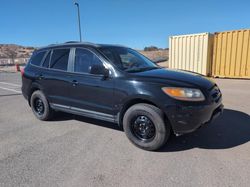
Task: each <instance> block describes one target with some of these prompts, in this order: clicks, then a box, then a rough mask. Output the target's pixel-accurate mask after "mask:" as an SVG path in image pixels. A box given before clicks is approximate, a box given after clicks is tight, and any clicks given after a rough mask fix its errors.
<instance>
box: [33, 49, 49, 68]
mask: <svg viewBox="0 0 250 187" xmlns="http://www.w3.org/2000/svg"><path fill="white" fill-rule="evenodd" d="M45 54H46V51H42V52H38V53H36V54H35V55H34V56H33V57H32V58H31V61H30V63H31V64H33V65H36V66H40V65H41V62H42V60H43V57H44V55H45Z"/></svg>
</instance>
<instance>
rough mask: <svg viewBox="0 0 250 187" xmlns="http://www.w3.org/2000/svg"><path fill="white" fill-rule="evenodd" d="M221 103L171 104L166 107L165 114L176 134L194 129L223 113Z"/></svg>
mask: <svg viewBox="0 0 250 187" xmlns="http://www.w3.org/2000/svg"><path fill="white" fill-rule="evenodd" d="M223 108H224V106H223V104H222V103H221V102H219V103H213V104H210V105H202V106H179V105H178V106H177V105H176V106H171V107H167V109H166V111H165V113H166V114H167V116H168V118H169V120H170V123H171V125H172V129H173V131H174V133H175V134H176V135H181V134H186V133H190V132H193V131H195V130H196V129H198V128H200V127H201V126H203V125H205V124H208V123H210V122H212V121H213V120H214V119H215V118H217V117H218V116H220V115H221V114H222V113H223Z"/></svg>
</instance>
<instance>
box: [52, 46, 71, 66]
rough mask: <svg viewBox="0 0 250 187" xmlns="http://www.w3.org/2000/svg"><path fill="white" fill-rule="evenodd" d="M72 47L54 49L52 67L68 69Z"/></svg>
mask: <svg viewBox="0 0 250 187" xmlns="http://www.w3.org/2000/svg"><path fill="white" fill-rule="evenodd" d="M69 52H70V49H55V50H53V53H52V57H51V62H50V68H52V69H58V70H63V71H67V68H68V61H69Z"/></svg>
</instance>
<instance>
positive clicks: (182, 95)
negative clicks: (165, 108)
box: [162, 87, 205, 101]
mask: <svg viewBox="0 0 250 187" xmlns="http://www.w3.org/2000/svg"><path fill="white" fill-rule="evenodd" d="M162 91H163V92H164V93H166V94H167V95H169V96H170V97H173V98H175V99H178V100H183V101H204V100H205V97H204V95H203V94H202V92H201V91H200V90H199V89H194V88H178V87H163V88H162Z"/></svg>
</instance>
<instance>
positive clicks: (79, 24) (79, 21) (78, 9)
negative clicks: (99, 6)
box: [74, 2, 82, 42]
mask: <svg viewBox="0 0 250 187" xmlns="http://www.w3.org/2000/svg"><path fill="white" fill-rule="evenodd" d="M74 4H75V5H76V7H77V12H78V27H79V35H80V42H82V31H81V19H80V8H79V3H77V2H75V3H74Z"/></svg>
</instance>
